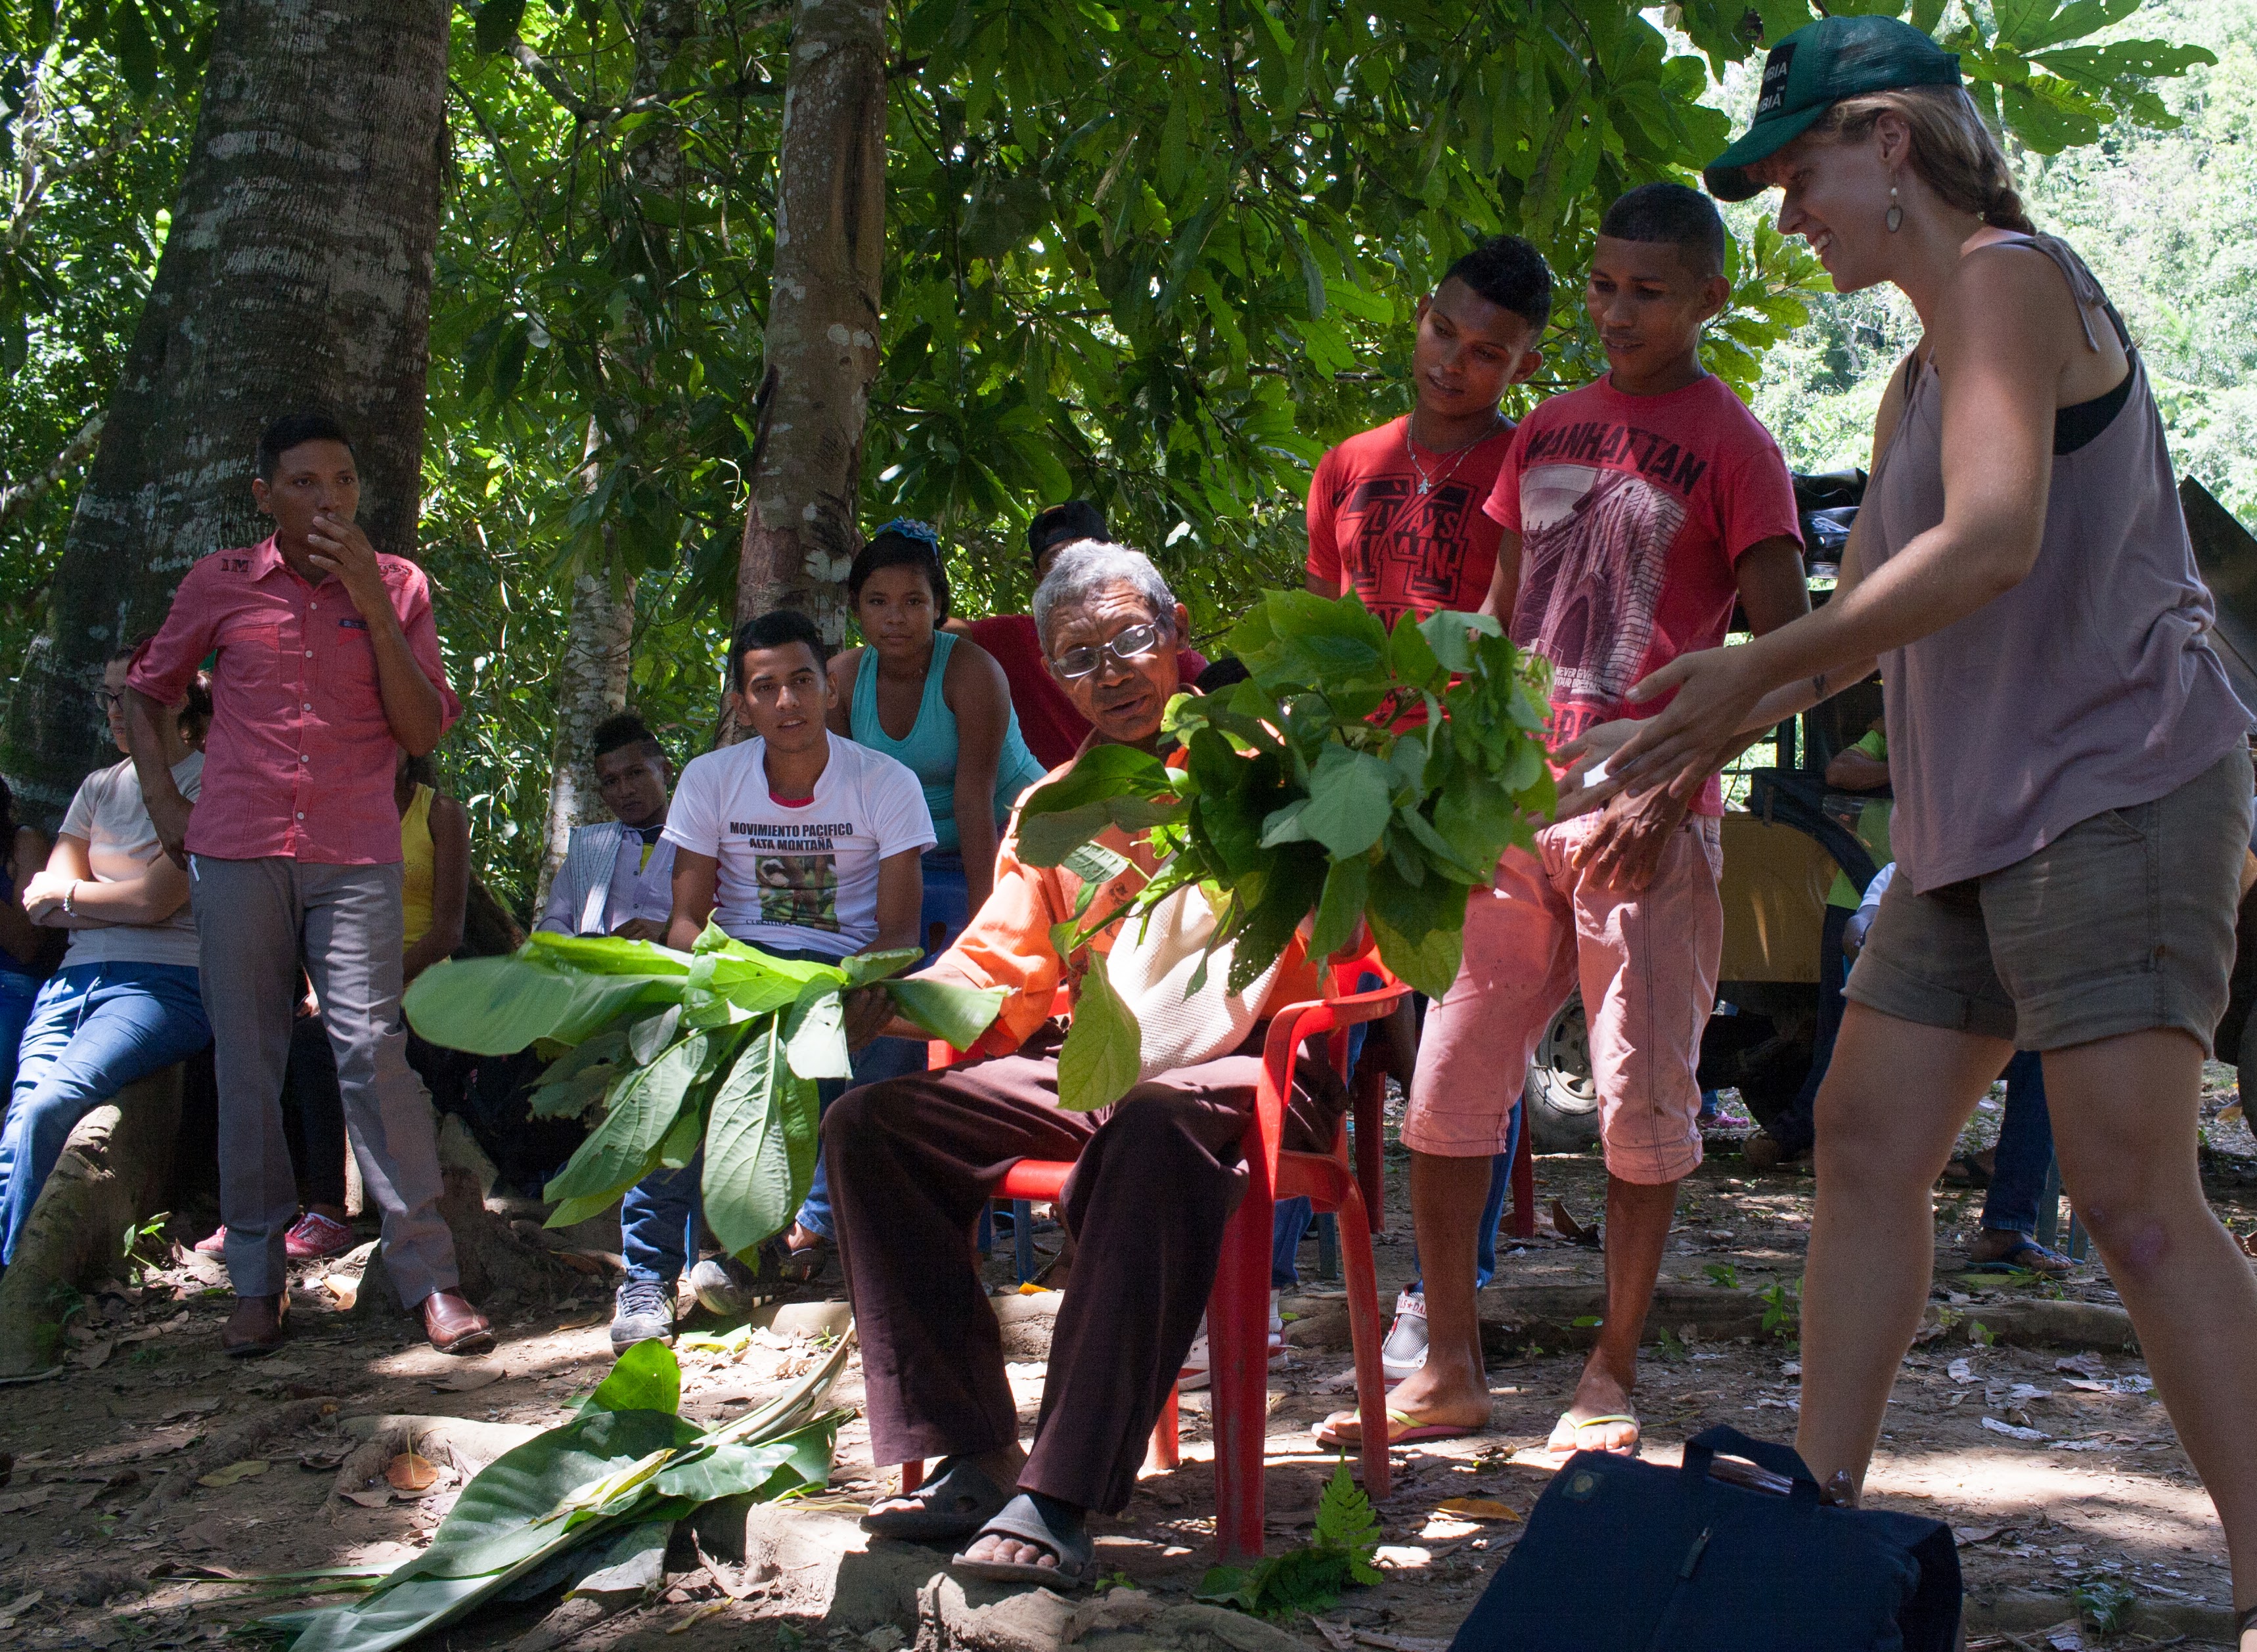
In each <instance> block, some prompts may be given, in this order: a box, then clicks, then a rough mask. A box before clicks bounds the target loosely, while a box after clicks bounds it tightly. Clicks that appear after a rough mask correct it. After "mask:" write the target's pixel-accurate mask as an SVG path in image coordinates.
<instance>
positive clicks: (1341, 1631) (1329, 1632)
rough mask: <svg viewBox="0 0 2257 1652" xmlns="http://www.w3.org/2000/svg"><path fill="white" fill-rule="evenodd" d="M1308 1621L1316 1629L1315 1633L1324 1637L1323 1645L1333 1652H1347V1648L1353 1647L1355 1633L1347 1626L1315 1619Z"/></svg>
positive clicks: (1327, 1620)
mask: <svg viewBox="0 0 2257 1652" xmlns="http://www.w3.org/2000/svg"><path fill="white" fill-rule="evenodd" d="M1309 1621H1310V1622H1311V1623H1312V1624H1313V1625H1314V1626H1315V1627H1316V1631H1317V1633H1318V1634H1321V1635H1322V1636H1324V1637H1325V1644H1326V1645H1327V1646H1329V1647H1331V1648H1333V1652H1349V1648H1352V1647H1354V1646H1355V1630H1354V1629H1353V1628H1351V1627H1348V1625H1347V1624H1345V1623H1334V1622H1333V1621H1332V1620H1330V1619H1329V1618H1317V1617H1312V1618H1311V1619H1310V1620H1309Z"/></svg>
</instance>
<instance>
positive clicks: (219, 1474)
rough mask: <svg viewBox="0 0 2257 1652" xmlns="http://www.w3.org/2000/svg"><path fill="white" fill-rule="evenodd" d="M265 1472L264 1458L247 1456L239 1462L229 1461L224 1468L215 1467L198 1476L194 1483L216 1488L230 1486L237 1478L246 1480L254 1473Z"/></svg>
mask: <svg viewBox="0 0 2257 1652" xmlns="http://www.w3.org/2000/svg"><path fill="white" fill-rule="evenodd" d="M265 1472H266V1459H265V1458H263V1457H248V1458H244V1459H243V1461H241V1462H240V1463H230V1464H229V1465H227V1466H226V1467H225V1468H216V1469H214V1470H213V1471H212V1472H210V1473H209V1474H205V1475H202V1476H199V1477H198V1479H197V1480H196V1484H197V1485H199V1486H211V1487H213V1488H214V1489H215V1490H216V1489H217V1488H218V1487H220V1486H232V1485H234V1484H236V1482H237V1481H238V1480H247V1479H251V1478H252V1477H253V1476H254V1475H258V1474H264V1473H265Z"/></svg>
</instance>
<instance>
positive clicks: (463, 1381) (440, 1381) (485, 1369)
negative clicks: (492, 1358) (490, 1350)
mask: <svg viewBox="0 0 2257 1652" xmlns="http://www.w3.org/2000/svg"><path fill="white" fill-rule="evenodd" d="M508 1374H509V1373H508V1372H506V1371H505V1370H503V1369H502V1368H501V1367H500V1366H463V1367H462V1369H460V1370H458V1371H450V1372H449V1373H447V1374H446V1375H445V1376H443V1377H435V1378H434V1379H433V1380H432V1382H431V1386H432V1387H435V1388H436V1389H438V1391H439V1392H440V1393H442V1394H475V1393H477V1392H478V1390H479V1389H480V1388H483V1387H489V1386H490V1385H492V1384H493V1383H497V1382H499V1381H500V1380H502V1379H503V1378H504V1377H506V1376H507V1375H508Z"/></svg>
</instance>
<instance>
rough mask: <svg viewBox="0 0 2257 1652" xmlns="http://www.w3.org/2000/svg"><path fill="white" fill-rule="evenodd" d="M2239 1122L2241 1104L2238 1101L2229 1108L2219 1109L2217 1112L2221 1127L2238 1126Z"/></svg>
mask: <svg viewBox="0 0 2257 1652" xmlns="http://www.w3.org/2000/svg"><path fill="white" fill-rule="evenodd" d="M2240 1120H2241V1104H2240V1103H2239V1102H2238V1101H2237V1102H2235V1103H2234V1104H2233V1105H2232V1106H2230V1107H2220V1108H2219V1109H2218V1123H2220V1124H2222V1125H2230V1124H2239V1122H2240Z"/></svg>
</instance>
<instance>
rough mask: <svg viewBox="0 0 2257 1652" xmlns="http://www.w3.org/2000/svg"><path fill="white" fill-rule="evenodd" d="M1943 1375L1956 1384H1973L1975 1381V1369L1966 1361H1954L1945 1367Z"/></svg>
mask: <svg viewBox="0 0 2257 1652" xmlns="http://www.w3.org/2000/svg"><path fill="white" fill-rule="evenodd" d="M1943 1374H1944V1375H1945V1376H1947V1377H1949V1378H1950V1379H1951V1380H1953V1381H1954V1382H1972V1381H1974V1380H1975V1367H1974V1366H1971V1365H1970V1364H1968V1362H1967V1361H1966V1360H1964V1359H1954V1360H1953V1361H1952V1362H1951V1363H1950V1364H1949V1366H1945V1367H1944V1371H1943Z"/></svg>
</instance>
